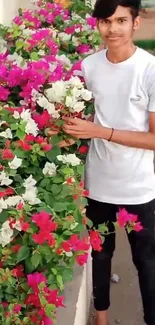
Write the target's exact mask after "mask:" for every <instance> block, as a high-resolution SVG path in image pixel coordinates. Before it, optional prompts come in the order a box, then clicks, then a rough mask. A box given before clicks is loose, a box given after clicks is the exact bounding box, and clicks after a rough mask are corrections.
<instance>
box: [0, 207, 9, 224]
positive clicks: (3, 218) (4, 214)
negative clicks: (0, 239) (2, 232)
mask: <svg viewBox="0 0 155 325" xmlns="http://www.w3.org/2000/svg"><path fill="white" fill-rule="evenodd" d="M8 215H9V212H7V211H4V210H3V211H2V212H1V217H0V223H1V224H2V223H4V222H5V221H6V220H7V219H8Z"/></svg>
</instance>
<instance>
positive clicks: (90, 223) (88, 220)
mask: <svg viewBox="0 0 155 325" xmlns="http://www.w3.org/2000/svg"><path fill="white" fill-rule="evenodd" d="M87 226H88V227H89V228H90V229H92V228H93V222H92V221H91V220H90V219H89V218H87Z"/></svg>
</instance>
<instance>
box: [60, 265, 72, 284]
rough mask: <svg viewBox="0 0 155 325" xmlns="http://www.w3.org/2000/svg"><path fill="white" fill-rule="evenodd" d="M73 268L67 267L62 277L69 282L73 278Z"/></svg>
mask: <svg viewBox="0 0 155 325" xmlns="http://www.w3.org/2000/svg"><path fill="white" fill-rule="evenodd" d="M73 274H74V273H73V270H72V269H69V268H65V269H64V270H63V272H62V278H63V281H64V282H69V281H72V280H73Z"/></svg>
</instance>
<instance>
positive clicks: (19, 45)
mask: <svg viewBox="0 0 155 325" xmlns="http://www.w3.org/2000/svg"><path fill="white" fill-rule="evenodd" d="M23 46H24V42H23V41H21V40H17V41H16V50H17V51H18V50H20V49H22V47H23Z"/></svg>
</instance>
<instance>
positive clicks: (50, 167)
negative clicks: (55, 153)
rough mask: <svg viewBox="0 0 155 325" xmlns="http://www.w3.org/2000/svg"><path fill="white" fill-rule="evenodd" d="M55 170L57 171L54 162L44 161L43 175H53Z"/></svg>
mask: <svg viewBox="0 0 155 325" xmlns="http://www.w3.org/2000/svg"><path fill="white" fill-rule="evenodd" d="M56 171H57V166H56V165H55V164H54V163H49V162H46V164H45V166H44V169H43V174H44V175H49V176H54V175H55V174H56Z"/></svg>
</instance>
